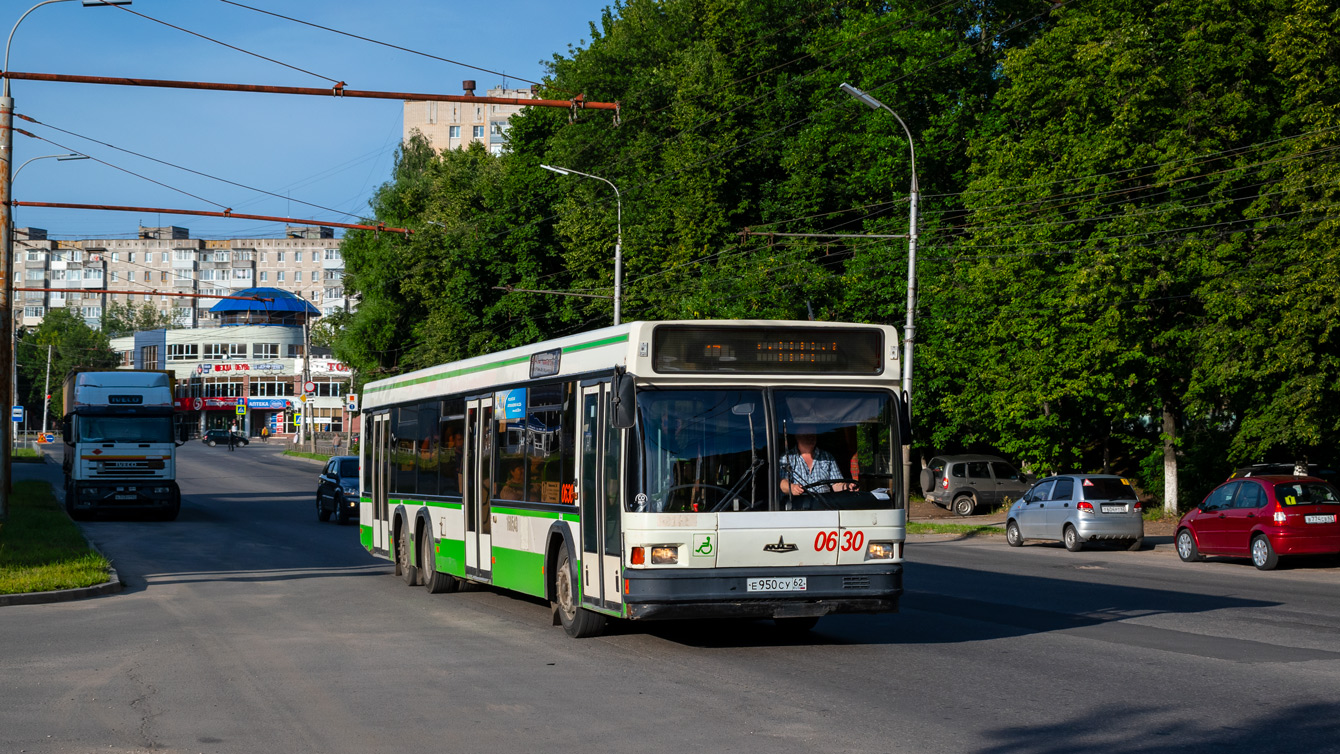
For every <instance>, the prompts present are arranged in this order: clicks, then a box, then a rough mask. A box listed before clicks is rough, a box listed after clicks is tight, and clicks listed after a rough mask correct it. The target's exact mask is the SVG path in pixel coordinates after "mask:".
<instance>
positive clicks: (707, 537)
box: [693, 534, 716, 558]
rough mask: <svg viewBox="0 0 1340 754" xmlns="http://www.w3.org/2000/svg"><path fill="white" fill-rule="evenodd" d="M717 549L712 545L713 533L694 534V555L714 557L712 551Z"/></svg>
mask: <svg viewBox="0 0 1340 754" xmlns="http://www.w3.org/2000/svg"><path fill="white" fill-rule="evenodd" d="M715 551H716V548H715V547H713V545H712V535H711V534H694V535H693V554H694V555H697V556H699V557H703V558H710V557H712V553H714V552H715Z"/></svg>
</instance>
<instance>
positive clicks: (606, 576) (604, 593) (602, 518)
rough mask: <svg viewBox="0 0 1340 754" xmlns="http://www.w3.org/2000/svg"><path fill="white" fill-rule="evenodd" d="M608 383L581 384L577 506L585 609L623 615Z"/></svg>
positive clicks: (615, 447)
mask: <svg viewBox="0 0 1340 754" xmlns="http://www.w3.org/2000/svg"><path fill="white" fill-rule="evenodd" d="M609 385H610V383H609V381H608V380H605V381H600V382H596V383H584V384H583V385H582V398H581V400H582V403H581V411H582V419H581V439H580V455H579V458H578V464H577V469H578V471H577V473H578V476H579V478H578V482H577V489H578V490H579V492H578V502H579V503H580V505H581V519H582V533H581V537H582V565H581V580H582V604H583V605H585V606H587V607H595V608H602V609H605V610H619V609H620V603H621V602H622V601H623V594H622V592H621V590H620V589H619V578H620V567H621V564H622V560H623V538H622V537H621V536H620V517H619V512H620V490H621V489H622V488H623V485H622V484H620V479H622V477H621V475H620V473H619V472H620V466H619V464H620V460H621V459H620V456H621V453H620V448H621V447H622V444H621V443H620V441H619V438H620V430H618V429H616V428H615V427H614V426H613V424H612V423H611V421H610V418H611V417H610V411H609V401H610V390H609Z"/></svg>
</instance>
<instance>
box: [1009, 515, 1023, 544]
mask: <svg viewBox="0 0 1340 754" xmlns="http://www.w3.org/2000/svg"><path fill="white" fill-rule="evenodd" d="M1023 543H1024V535H1023V532H1021V531H1019V524H1018V523H1016V522H1014V521H1011V522H1009V523H1008V524H1006V525H1005V544H1007V545H1009V546H1010V547H1018V546H1020V545H1022V544H1023Z"/></svg>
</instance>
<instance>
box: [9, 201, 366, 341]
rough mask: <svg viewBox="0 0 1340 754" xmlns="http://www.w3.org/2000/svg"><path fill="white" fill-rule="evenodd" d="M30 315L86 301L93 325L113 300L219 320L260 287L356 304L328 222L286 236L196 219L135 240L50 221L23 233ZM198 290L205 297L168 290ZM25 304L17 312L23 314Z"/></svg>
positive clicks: (321, 301)
mask: <svg viewBox="0 0 1340 754" xmlns="http://www.w3.org/2000/svg"><path fill="white" fill-rule="evenodd" d="M14 272H15V282H14V285H15V287H16V288H43V289H58V290H48V291H19V292H16V294H15V299H14V306H15V308H16V309H19V308H20V307H21V309H22V312H21V316H22V320H21V321H22V324H23V325H24V326H33V325H37V324H39V323H40V322H41V321H42V318H43V317H45V316H46V313H47V311H49V310H51V309H53V308H60V307H64V308H66V309H77V310H78V311H79V314H80V315H81V316H83V318H84V321H86V322H87V323H88V324H89V325H90V326H92V327H99V326H100V325H101V320H102V314H103V312H104V311H105V310H106V308H107V307H108V306H109V305H111V304H113V303H116V304H131V305H134V306H136V307H139V306H143V305H144V304H146V303H148V304H152V305H153V306H154V307H155V308H157V309H158V311H159V312H161V313H162V314H165V315H171V316H172V317H173V320H174V323H175V324H176V325H177V326H179V327H216V326H218V324H219V323H218V318H217V316H216V315H213V314H211V313H210V311H209V310H210V308H211V307H212V306H214V304H217V303H218V302H219V301H220V299H218V298H211V297H217V296H229V295H232V294H234V293H235V292H237V291H240V290H243V289H246V288H254V287H271V288H278V289H281V290H285V291H289V292H292V293H294V294H296V295H298V296H300V297H302V298H303V299H304V300H306V301H308V302H310V303H311V304H312V305H313V306H315V307H316V308H317V309H318V310H320V311H321V313H322V314H330V313H333V312H337V311H350V310H352V308H353V302H352V301H351V300H350V299H349V298H348V297H347V296H346V295H345V291H344V259H343V257H342V255H341V253H340V240H339V239H337V238H335V233H334V231H333V230H332V229H331V228H328V227H324V226H313V227H291V228H288V229H287V230H286V232H285V235H284V237H283V238H265V239H217V240H211V239H202V238H191V234H190V231H189V230H187V229H186V228H179V227H175V226H169V227H163V228H145V227H141V228H140V229H139V232H138V233H137V234H136V238H133V239H111V238H108V239H85V240H80V241H54V240H49V239H48V238H47V232H46V231H45V230H42V229H40V228H19V229H17V230H16V231H15V234H14ZM164 293H190V294H196V295H197V296H199V297H198V298H193V297H178V296H165V295H163V294H164ZM18 315H19V312H16V316H18Z"/></svg>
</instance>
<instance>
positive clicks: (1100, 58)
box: [933, 0, 1280, 509]
mask: <svg viewBox="0 0 1340 754" xmlns="http://www.w3.org/2000/svg"><path fill="white" fill-rule="evenodd" d="M1270 8H1271V6H1270V4H1269V3H1266V2H1264V0H1261V1H1260V2H1248V3H1229V2H1208V3H1207V2H1199V1H1197V2H1191V1H1190V0H1173V1H1172V2H1152V1H1149V0H1126V1H1125V2H1117V3H1107V4H1102V5H1098V6H1075V7H1073V8H1071V7H1067V8H1064V9H1061V10H1059V11H1057V12H1056V14H1054V15H1055V16H1056V18H1057V23H1056V25H1055V26H1054V27H1053V28H1051V29H1049V30H1048V31H1047V32H1045V33H1044V34H1042V35H1041V36H1039V37H1038V39H1037V40H1036V41H1035V42H1033V43H1032V44H1030V45H1029V46H1028V47H1026V48H1024V49H1020V50H1015V51H1013V52H1011V53H1009V54H1008V55H1007V56H1006V62H1005V66H1004V74H1005V76H1006V78H1007V79H1008V82H1009V84H1008V86H1007V87H1006V88H1004V89H1002V90H1001V92H1000V95H999V96H998V98H997V104H998V107H999V108H1000V111H1001V112H1000V117H1001V118H1002V119H1004V121H1005V122H1006V123H1008V128H1006V129H1004V130H1002V131H1000V132H998V133H995V134H988V135H986V138H984V139H982V140H979V141H978V142H976V143H975V144H974V146H973V150H972V153H973V156H974V160H975V164H974V167H973V171H972V172H973V174H974V180H973V181H972V183H971V184H970V185H969V187H968V193H967V195H966V200H967V204H968V206H969V207H970V209H971V210H972V216H971V222H970V227H969V229H970V234H969V235H968V237H966V238H965V239H964V241H963V242H962V243H961V244H958V245H957V246H956V248H955V251H956V253H957V254H958V255H959V256H958V257H957V259H952V260H947V261H952V263H953V264H954V265H955V274H954V275H953V277H952V278H951V279H948V280H946V281H944V284H943V286H942V287H941V288H940V289H938V290H936V291H935V295H936V297H938V298H941V299H943V300H942V301H940V302H937V304H935V306H937V307H938V309H939V311H937V312H936V314H937V315H938V316H941V317H944V316H946V315H951V316H954V317H955V319H953V320H952V321H942V323H941V325H940V329H939V332H938V335H939V337H940V338H942V339H944V340H946V341H949V342H954V343H968V344H969V345H968V346H967V347H965V348H963V349H962V350H961V352H955V351H953V350H952V349H945V350H943V351H941V354H940V355H941V356H942V359H941V360H940V362H939V363H936V364H935V365H934V367H933V368H939V369H942V370H945V371H948V372H951V373H954V374H957V375H962V377H963V378H964V380H965V382H966V384H967V385H969V386H970V389H968V390H965V391H958V392H950V391H944V392H942V393H941V394H940V396H939V397H940V400H941V402H942V406H943V408H944V410H945V412H946V413H947V414H949V415H956V416H958V417H960V423H961V424H966V425H975V426H979V427H986V428H987V431H986V433H985V434H986V435H987V436H988V437H991V438H992V440H993V442H994V443H995V444H997V445H998V446H1000V447H1002V448H1005V449H1009V450H1011V451H1013V452H1016V453H1017V454H1019V455H1020V456H1021V457H1023V458H1025V459H1026V460H1029V461H1031V462H1033V463H1035V464H1036V465H1038V466H1039V467H1041V468H1074V467H1077V466H1087V465H1093V458H1094V457H1095V455H1096V454H1098V453H1100V452H1101V453H1102V457H1103V460H1104V462H1105V463H1107V462H1110V458H1111V454H1112V445H1113V441H1114V440H1115V441H1116V444H1117V446H1118V447H1119V449H1120V450H1124V451H1125V452H1128V453H1130V454H1131V458H1129V459H1127V460H1126V462H1125V464H1124V466H1125V469H1126V470H1128V471H1134V470H1135V469H1136V468H1139V467H1140V466H1141V464H1144V465H1145V468H1146V469H1151V467H1152V468H1156V469H1159V471H1161V474H1158V475H1157V476H1154V475H1152V474H1146V475H1144V476H1145V479H1144V481H1145V482H1146V484H1147V486H1149V487H1151V488H1153V489H1156V490H1159V489H1161V490H1162V492H1163V495H1164V504H1165V506H1166V507H1168V508H1169V509H1172V508H1175V507H1176V505H1177V501H1178V495H1179V487H1178V471H1179V455H1178V447H1179V444H1180V437H1181V434H1182V432H1183V431H1184V430H1185V429H1186V428H1187V427H1188V426H1190V425H1191V424H1193V423H1194V422H1195V421H1197V420H1200V419H1202V418H1203V417H1201V416H1190V415H1189V414H1188V408H1189V403H1188V394H1189V392H1190V391H1191V390H1192V388H1193V386H1192V381H1193V369H1192V366H1193V364H1194V362H1195V359H1194V357H1193V354H1194V353H1195V351H1196V348H1197V346H1198V344H1199V343H1201V342H1202V341H1203V340H1204V329H1203V325H1204V314H1205V306H1206V302H1205V299H1204V296H1203V295H1202V294H1203V290H1202V285H1203V283H1204V281H1205V280H1207V279H1209V278H1211V277H1213V276H1216V275H1224V274H1227V273H1226V272H1225V270H1224V268H1223V265H1222V264H1221V263H1220V261H1219V259H1220V257H1222V256H1223V250H1224V248H1225V246H1226V245H1230V244H1232V243H1233V242H1234V239H1238V238H1240V237H1241V236H1243V235H1244V234H1246V233H1248V232H1249V231H1248V229H1247V226H1248V225H1249V223H1248V222H1246V216H1245V213H1246V212H1247V210H1248V208H1249V207H1250V205H1251V202H1252V200H1253V198H1254V196H1255V193H1254V190H1253V188H1254V186H1256V185H1258V184H1259V180H1260V177H1259V173H1258V172H1257V171H1256V170H1255V168H1256V167H1257V166H1259V164H1260V162H1261V161H1262V160H1263V159H1267V158H1268V157H1269V154H1268V152H1263V151H1262V150H1261V148H1260V145H1262V144H1265V143H1267V142H1269V141H1270V140H1271V136H1272V129H1273V123H1274V120H1275V118H1276V117H1277V116H1278V114H1279V112H1280V107H1279V103H1278V101H1277V99H1276V97H1275V92H1276V91H1277V84H1278V81H1277V80H1276V78H1275V76H1274V74H1273V73H1272V71H1271V67H1270V66H1269V65H1268V64H1267V63H1268V56H1269V52H1268V48H1267V45H1266V26H1267V23H1268V20H1269V18H1270V13H1269V11H1270ZM949 299H953V300H954V303H953V304H950V303H949V301H948V300H949ZM1201 424H1202V425H1203V424H1205V422H1203V421H1202V422H1201ZM1146 459H1150V463H1145V460H1146ZM1155 459H1157V461H1155ZM1221 463H1222V461H1221ZM1220 473H1222V467H1221V469H1220ZM1151 477H1154V478H1151ZM1220 478H1222V476H1220Z"/></svg>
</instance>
